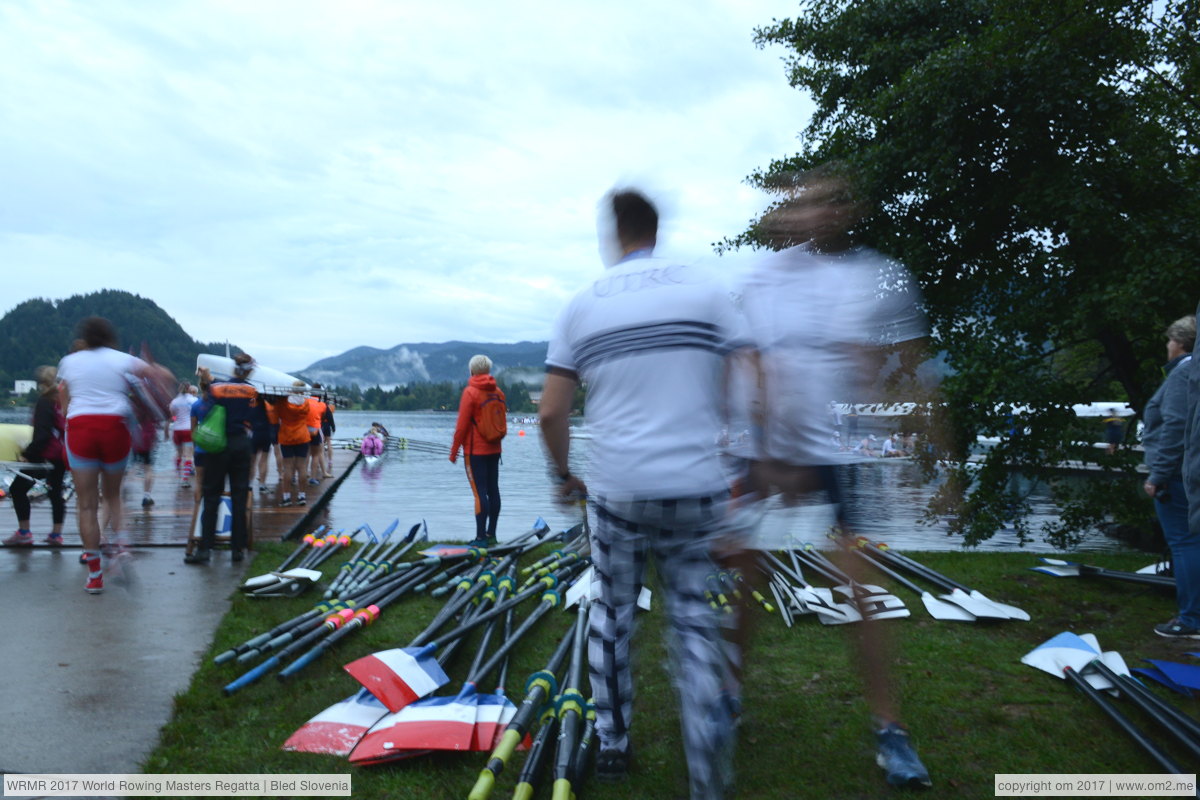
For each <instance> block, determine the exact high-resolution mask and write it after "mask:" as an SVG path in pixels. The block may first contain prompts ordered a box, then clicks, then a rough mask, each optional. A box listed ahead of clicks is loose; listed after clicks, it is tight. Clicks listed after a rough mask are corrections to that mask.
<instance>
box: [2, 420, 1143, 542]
mask: <svg viewBox="0 0 1200 800" xmlns="http://www.w3.org/2000/svg"><path fill="white" fill-rule="evenodd" d="M455 419H456V415H455V414H453V413H449V412H432V413H401V412H386V411H339V412H337V425H338V431H337V434H335V436H337V437H339V438H340V437H345V438H350V437H357V436H361V435H362V434H363V433H365V432H366V431H367V429H368V428H369V427H370V425H371V422H373V421H379V422H381V423H383V424H384V425H385V426H386V427H387V428H388V430H389V431H390V432H391V433H392V435H393V436H397V437H406V438H408V439H412V440H414V442H429V443H433V444H436V445H437V446H438V447H439V448H440V449H439V451H437V452H427V451H426V449H410V450H407V451H404V450H391V449H389V451H388V455H387V457H386V458H383V459H381V460H380V461H379V462H378V463H376V464H374V465H372V466H367V465H366V464H365V463H364V462H360V463H359V464H358V465H357V466H356V467H355V468H354V470H353V472H351V473H350V475H349V476H348V477H347V478H346V480H345V481H343V482H342V484H341V486H340V487H339V488H338V489H337V492H336V494H334V496H333V498H332V499H331V500H330V502H329V505H328V509H327V512H326V513H327V518H326V519H323V520H322V521H324V522H326V523H327V524H329V525H331V526H332V527H333V528H334V529H338V528H347V529H350V530H353V529H354V528H356V527H357V526H359V525H361V524H363V523H364V522H365V523H368V524H370V526H371V528H372V529H373V530H375V531H377V532H379V531H382V530H383V529H384V528H385V527H387V525H388V524H389V523H390V522H391V521H392V520H393V519H399V521H400V524H401V526H402V527H403V529H404V530H407V528H408V527H410V526H411V525H412V524H413V523H415V522H420V521H421V520H425V522H426V523H427V524H428V526H429V534H430V537H431V538H433V539H445V540H467V539H471V538H474V534H475V526H474V516H473V514H474V502H473V499H472V496H471V490H470V488H469V486H468V485H467V478H466V473H465V470H464V465H463V461H462V459H459V462H458V464H451V463H450V462H449V460H448V458H447V456H448V454H449V448H450V440H451V439H452V438H453V434H454V423H455ZM28 420H29V411H28V410H27V409H2V410H0V422H28ZM587 445H588V442H587V440H586V439H582V438H573V439H572V444H571V452H572V455H571V458H572V470H573V471H576V472H578V473H580V474H581V475H583V476H585V478H586V475H587ZM161 446H162V447H164V448H165V449H164V453H163V454H162V457H161V458H158V459H157V461H156V463H157V465H158V469H160V470H161V469H165V470H166V471H167V472H168V473H169V472H170V466H169V465H170V463H171V453H170V449H171V446H170V445H169V444H164V445H161ZM164 465H166V466H164ZM850 477H851V481H850V484H851V485H850V486H849V493H850V497H851V499H852V500H853V501H854V502H856V503H858V504H859V508H860V509H861V511H862V518H863V520H864V522H863V532H864V533H865V534H866V535H868V536H870V537H871V538H873V539H878V540H882V541H885V542H887V543H888V544H890V545H892V546H894V547H897V548H904V549H913V550H957V549H960V548H961V546H962V544H961V539H959V538H957V537H953V538H952V537H949V536H947V534H946V526H945V525H944V524H935V525H923V524H921V523H920V522H919V519H920V516H921V511H922V509H923V508H924V507H925V503H926V502H927V500H928V499H929V497H930V495H931V494H932V492H933V491H934V490H935V488H936V484H935V483H929V482H926V481H924V480H923V479H922V478H921V475H920V472H919V469H918V468H917V465H915V464H913V463H911V462H890V461H889V462H884V461H882V460H877V461H873V462H869V463H864V464H860V465H857V466H855V467H854V468H853V470H852V473H851V476H850ZM551 490H552V484H551V481H550V478H549V476H548V474H547V471H546V466H545V460H544V456H543V454H542V447H541V435H540V431H539V428H538V427H537V426H536V425H521V424H516V423H510V425H509V433H508V437H507V438H506V439H505V440H504V456H503V462H502V465H501V467H500V493H501V497H502V503H503V506H502V511H501V514H500V526H499V538H500V539H501V540H504V539H510V538H513V537H515V536H517V535H520V534H521V533H524V532H525V531H527V530H528V529H529V528H531V527H533V525H534V522H535V520H536V519H537V518H538V517H542V518H543V519H545V521H546V522H547V523H548V524H549V525H550V526H551V528H552V529H553V530H556V531H557V530H563V529H565V528H569V527H571V526H572V525H574V524H576V523H577V522H579V520H580V516H579V511H578V510H565V509H561V508H559V507H558V506H556V505H555V504H554V503H553V502H552V501H551ZM1030 501H1031V503H1032V507H1033V510H1034V516H1033V518H1032V520H1031V522H1032V524H1033V528H1034V530H1035V531H1036V530H1037V528H1038V527H1039V525H1040V523H1041V522H1042V521H1045V520H1050V519H1053V518H1054V517H1055V515H1056V513H1057V509H1056V507H1055V505H1054V503H1053V501H1052V500H1051V499H1050V498H1049V497H1048V496H1047V495H1045V494H1044V493H1043V494H1039V493H1038V491H1037V489H1036V488H1035V489H1034V491H1033V494H1032V496H1031V498H1030ZM4 505H7V504H6V503H5V504H4ZM5 513H8V514H11V510H9V509H5ZM829 520H830V515H829V511H828V508H827V507H804V508H798V509H774V510H773V511H771V512H770V513H769V514H768V515H767V517H766V520H765V522H764V525H763V530H764V531H765V532H766V533H767V534H769V535H771V536H773V537H774V538H775V539H777V540H778V539H780V538H781V537H784V536H791V537H793V538H794V539H796V540H799V541H811V542H814V543H819V542H821V541H822V539H823V537H824V534H825V530H826V529H827V526H828V522H829ZM1123 547H1125V546H1124V545H1123V544H1122V543H1121V542H1119V541H1117V540H1115V539H1112V538H1110V537H1108V536H1106V535H1104V534H1103V533H1101V532H1099V531H1096V532H1094V533H1093V534H1091V535H1090V536H1089V537H1088V538H1087V539H1086V541H1085V542H1084V543H1083V545H1082V546H1081V548H1080V549H1083V550H1115V549H1122V548H1123ZM978 549H979V550H988V551H993V550H1020V549H1025V550H1029V551H1033V552H1048V551H1052V550H1053V549H1054V548H1052V547H1050V546H1049V545H1046V544H1044V543H1041V542H1034V543H1031V544H1027V545H1026V546H1025V547H1024V548H1022V547H1021V546H1020V545H1019V544H1018V542H1017V538H1016V535H1015V533H1014V532H1013V531H1011V530H1007V531H1000V532H999V533H997V534H996V535H995V536H993V537H992V538H991V539H989V540H988V541H986V542H984V543H983V544H981V545H980V546H979V548H978Z"/></svg>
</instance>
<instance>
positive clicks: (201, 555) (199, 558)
mask: <svg viewBox="0 0 1200 800" xmlns="http://www.w3.org/2000/svg"><path fill="white" fill-rule="evenodd" d="M211 558H212V554H211V553H210V552H209V551H208V550H197V551H196V552H194V553H189V554H187V555H184V557H183V563H185V564H207V563H208V562H209V560H210V559H211Z"/></svg>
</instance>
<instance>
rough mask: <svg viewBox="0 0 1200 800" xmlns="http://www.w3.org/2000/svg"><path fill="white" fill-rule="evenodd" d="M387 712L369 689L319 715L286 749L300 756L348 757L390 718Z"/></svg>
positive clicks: (289, 738)
mask: <svg viewBox="0 0 1200 800" xmlns="http://www.w3.org/2000/svg"><path fill="white" fill-rule="evenodd" d="M387 713H388V710H387V708H386V707H385V706H384V705H383V703H381V702H379V699H378V698H377V697H375V695H373V694H371V693H370V692H368V691H367V690H366V689H359V690H358V692H357V693H356V694H353V695H351V696H350V697H347V698H346V699H345V700H342V701H341V702H340V703H334V704H333V705H331V706H330V707H329V708H327V709H325V710H324V711H322V712H321V713H320V714H317V715H316V716H315V717H313V718H312V719H310V720H309V721H308V722H306V723H304V724H303V725H301V726H300V728H299V729H298V730H297V731H296V732H295V733H293V734H292V735H291V736H290V737H288V740H287V741H286V742H284V743H283V749H284V750H289V751H292V752H297V753H321V754H323V755H330V756H348V755H350V751H351V750H353V749H354V746H355V745H356V744H358V742H359V740H361V739H362V737H363V736H364V735H365V734H366V732H367V731H369V730H370V729H371V727H372V726H373V725H374V724H375V723H377V722H379V720H381V719H382V718H383V717H385V716H387Z"/></svg>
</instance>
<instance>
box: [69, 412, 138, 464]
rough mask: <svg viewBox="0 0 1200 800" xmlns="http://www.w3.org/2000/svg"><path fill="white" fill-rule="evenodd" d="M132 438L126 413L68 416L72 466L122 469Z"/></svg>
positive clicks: (70, 461) (127, 456)
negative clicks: (127, 424) (122, 414)
mask: <svg viewBox="0 0 1200 800" xmlns="http://www.w3.org/2000/svg"><path fill="white" fill-rule="evenodd" d="M131 442H132V439H131V438H130V436H129V428H128V427H126V425H125V418H124V417H118V416H115V415H109V414H81V415H80V416H77V417H71V418H70V419H69V420H67V460H68V462H69V463H70V465H71V469H99V468H101V467H103V468H104V469H105V470H110V471H111V470H113V469H123V468H124V467H125V460H126V459H127V458H129V447H130V444H131Z"/></svg>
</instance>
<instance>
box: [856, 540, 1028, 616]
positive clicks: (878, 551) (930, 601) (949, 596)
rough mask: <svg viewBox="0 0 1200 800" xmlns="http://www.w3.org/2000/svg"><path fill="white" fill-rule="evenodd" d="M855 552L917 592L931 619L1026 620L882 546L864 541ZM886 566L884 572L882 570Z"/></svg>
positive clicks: (1012, 609)
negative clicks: (933, 591)
mask: <svg viewBox="0 0 1200 800" xmlns="http://www.w3.org/2000/svg"><path fill="white" fill-rule="evenodd" d="M858 544H859V552H860V553H862V554H864V556H865V557H867V558H868V560H870V562H871V563H872V564H874V565H875V566H876V567H877V568H879V569H880V570H881V571H883V572H885V573H886V574H887V575H889V576H890V577H892V578H893V579H894V580H896V581H897V582H898V583H901V584H902V585H904V586H905V588H907V589H909V590H910V591H913V592H916V593H919V594H920V596H921V601H922V602H923V603H924V604H925V608H926V610H927V611H929V614H930V616H932V617H934V618H935V619H949V620H959V621H963V622H976V621H979V622H984V621H1000V620H1014V619H1015V620H1023V621H1026V622H1028V621H1029V614H1027V613H1025V612H1024V611H1022V610H1021V609H1019V608H1017V607H1016V606H1014V605H1009V604H1007V603H1000V602H997V601H995V600H992V599H990V598H988V597H987V596H985V595H984V594H983V592H980V591H979V590H977V589H969V588H967V587H966V586H964V585H963V584H961V583H959V582H957V581H955V580H952V579H951V578H947V577H946V576H945V575H943V574H941V573H940V572H936V571H935V570H933V569H930V568H929V567H927V566H925V565H924V564H921V563H920V562H918V561H916V560H914V559H912V558H909V557H908V556H906V555H903V554H902V553H898V552H897V551H895V550H892V549H891V548H889V547H888V546H887V545H886V544H882V543H879V542H871V541H869V540H867V539H865V538H860V539H859V540H858ZM885 567H886V569H885ZM899 572H905V573H907V574H908V575H909V577H913V578H917V579H919V580H922V581H925V582H926V583H931V584H933V585H934V586H936V587H937V588H939V589H941V590H942V591H944V592H946V594H943V595H941V596H940V597H934V596H933V595H931V594H930V593H929V592H927V591H925V590H923V589H921V588H920V587H919V586H917V585H916V584H913V583H912V582H911V581H907V580H902V579H901V578H900V576H899V574H898V573H899Z"/></svg>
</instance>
